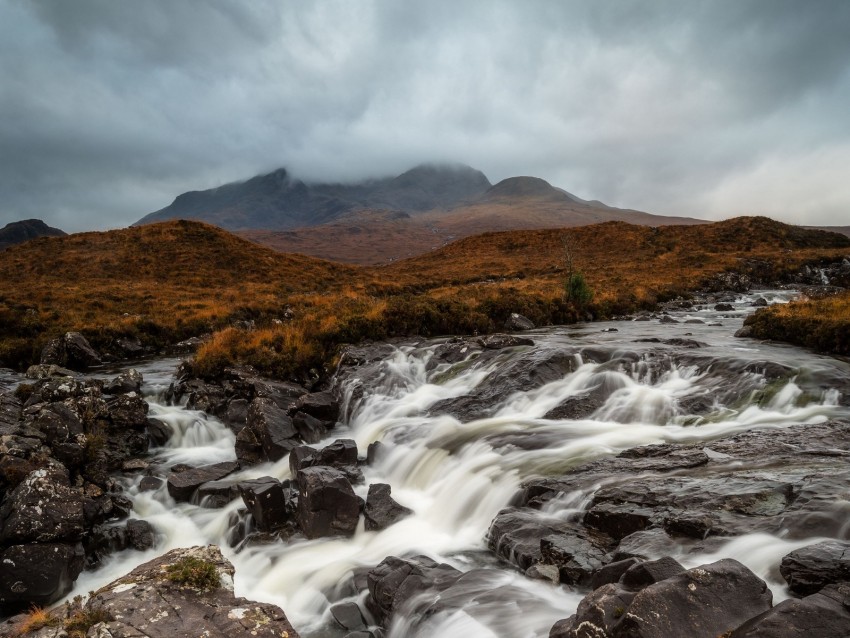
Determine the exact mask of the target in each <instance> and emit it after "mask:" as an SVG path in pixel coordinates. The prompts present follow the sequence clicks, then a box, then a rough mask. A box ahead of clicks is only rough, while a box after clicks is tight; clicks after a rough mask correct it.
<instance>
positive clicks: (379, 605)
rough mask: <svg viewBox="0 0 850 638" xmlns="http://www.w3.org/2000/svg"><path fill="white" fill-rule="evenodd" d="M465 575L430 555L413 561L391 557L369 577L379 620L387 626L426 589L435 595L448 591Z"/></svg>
mask: <svg viewBox="0 0 850 638" xmlns="http://www.w3.org/2000/svg"><path fill="white" fill-rule="evenodd" d="M461 576H462V573H461V572H460V571H458V570H457V569H455V568H454V567H451V566H449V565H446V564H444V563H442V564H441V563H437V562H435V561H433V560H432V559H430V558H428V557H427V556H416V557H414V558H411V559H404V558H396V557H395V556H389V557H387V558H385V559H384V560H382V561H381V562H380V564H379V565H378V566H377V567H375V569H373V570H371V571H370V572H369V573H368V575H367V583H368V587H369V595H370V601H371V603H372V608H373V611H375V612H376V615H377V616H378V620H379V621H381V622H382V624H384V625H388V622H387V621H388V620H389V619H390V618H392V615H393V613H394V612H395V611H396V610H398V609H399V608H400V607H401V606H402V605H403V604H404V603H405V602H407V601H408V600H409V599H410V598H412V597H414V596H416V595H417V594H420V593H422V592H423V591H425V590H431V591H435V592H439V591H443V590H445V589H448V588H449V587H451V586H452V585H453V584H455V583H456V582H457V580H458V579H459V578H460V577H461Z"/></svg>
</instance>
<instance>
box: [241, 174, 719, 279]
mask: <svg viewBox="0 0 850 638" xmlns="http://www.w3.org/2000/svg"><path fill="white" fill-rule="evenodd" d="M607 221H624V222H628V223H632V224H641V225H646V226H667V225H672V224H701V223H705V222H703V221H701V220H698V219H692V218H688V217H664V216H661V215H651V214H649V213H642V212H640V211H635V210H625V209H619V208H613V207H610V206H606V205H605V204H602V203H601V202H588V201H585V200H583V199H580V198H578V197H576V196H575V195H572V194H570V193H567V192H566V191H564V190H561V189H559V188H555V187H553V186H552V185H551V184H549V183H548V182H546V181H545V180H542V179H539V178H537V177H512V178H509V179H505V180H503V181H501V182H499V183H498V184H496V185H495V186H493V187H491V188H489V189H488V190H487V191H485V192H484V193H483V194H482V195H481V196H480V197H478V198H477V199H475V200H472V201H469V202H465V203H462V204H459V205H457V206H455V207H454V208H451V209H449V210H436V211H428V212H424V213H419V214H415V215H406V214H404V213H400V212H387V211H360V212H357V213H349V214H346V215H343V216H341V217H339V218H338V219H335V220H333V221H331V222H328V223H326V224H321V225H318V226H311V227H304V228H295V229H291V230H287V231H283V232H276V231H273V230H265V231H247V232H243V233H240V234H241V235H242V236H244V237H246V238H248V239H251V240H252V241H257V242H259V243H263V244H266V245H268V246H271V247H272V248H274V249H276V250H280V251H282V252H300V253H304V254H307V255H313V256H316V257H321V258H323V259H333V260H336V261H341V262H345V263H352V264H362V265H376V264H382V263H387V262H391V261H397V260H399V259H405V258H408V257H414V256H416V255H421V254H423V253H426V252H428V251H430V250H434V249H435V248H439V247H440V246H444V245H446V244H449V243H451V242H452V241H455V240H457V239H462V238H464V237H469V236H471V235H477V234H480V233H485V232H492V231H503V230H523V229H535V228H563V227H566V226H585V225H588V224H598V223H602V222H607Z"/></svg>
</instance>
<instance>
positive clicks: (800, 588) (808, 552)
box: [779, 541, 850, 596]
mask: <svg viewBox="0 0 850 638" xmlns="http://www.w3.org/2000/svg"><path fill="white" fill-rule="evenodd" d="M779 571H780V573H781V574H782V577H783V578H784V579H785V581H786V582H787V583H788V587H789V588H790V589H791V591H793V592H794V593H796V594H800V595H802V596H808V595H809V594H814V593H817V592H818V591H820V590H821V589H822V588H823V587H825V586H826V585H832V584H836V583H842V582H850V542H848V541H824V542H823V543H816V544H814V545H808V546H806V547H801V548H800V549H798V550H795V551H793V552H791V553H790V554H788V555H787V556H785V557H784V558H783V559H782V563H781V564H780V566H779Z"/></svg>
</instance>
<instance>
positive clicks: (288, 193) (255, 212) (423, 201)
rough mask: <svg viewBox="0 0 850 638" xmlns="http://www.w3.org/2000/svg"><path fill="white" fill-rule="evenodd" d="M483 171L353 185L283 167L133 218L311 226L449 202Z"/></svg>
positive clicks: (429, 168) (470, 191)
mask: <svg viewBox="0 0 850 638" xmlns="http://www.w3.org/2000/svg"><path fill="white" fill-rule="evenodd" d="M489 187H490V182H489V181H488V180H487V178H486V177H485V176H484V174H483V173H481V172H480V171H477V170H475V169H473V168H470V167H469V166H463V165H422V166H417V167H416V168H413V169H411V170H409V171H407V172H405V173H402V174H401V175H398V176H396V177H391V178H385V179H377V180H368V181H364V182H359V183H355V184H320V183H307V182H303V181H301V180H299V179H295V178H294V177H292V176H291V175H290V174H289V173H288V172H287V171H286V169H283V168H281V169H278V170H276V171H274V172H272V173H269V174H268V175H260V176H257V177H253V178H251V179H249V180H247V181H245V182H238V183H232V184H225V185H224V186H221V187H219V188H214V189H211V190H206V191H193V192H189V193H184V194H182V195H180V196H178V197H177V199H175V200H174V202H173V203H172V204H171V205H170V206H167V207H166V208H163V209H162V210H159V211H156V212H154V213H151V214H149V215H147V216H145V217H143V218H142V219H141V220H139V221H138V222H136V224H137V225H140V224H149V223H153V222H157V221H165V220H168V219H197V220H201V221H206V222H209V223H213V224H216V225H218V226H221V227H222V228H227V229H231V230H236V229H248V228H264V229H275V230H280V229H287V228H295V227H299V226H314V225H317V224H322V223H324V222H327V221H331V220H333V219H336V218H338V217H340V216H341V215H343V214H345V213H348V212H351V211H355V210H361V209H367V208H380V209H390V210H403V211H408V212H415V211H424V210H432V209H435V208H444V207H447V206H453V205H455V204H457V203H459V202H461V201H464V200H467V199H472V198H475V197H477V196H478V195H480V194H481V193H483V192H484V191H486V190H487V189H488V188H489Z"/></svg>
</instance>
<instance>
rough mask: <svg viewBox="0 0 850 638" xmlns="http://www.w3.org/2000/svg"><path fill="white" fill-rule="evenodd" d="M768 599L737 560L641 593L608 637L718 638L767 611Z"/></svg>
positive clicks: (765, 589)
mask: <svg viewBox="0 0 850 638" xmlns="http://www.w3.org/2000/svg"><path fill="white" fill-rule="evenodd" d="M633 569H634V568H633ZM605 587H610V586H609V585H606V586H605ZM605 587H603V588H601V589H599V590H597V592H599V591H601V590H602V589H604V588H605ZM772 600H773V595H772V594H771V592H770V589H768V587H767V585H766V584H765V582H764V581H763V580H761V579H760V578H759V577H758V576H756V575H755V574H753V573H752V572H751V571H750V570H748V569H747V568H746V567H744V566H743V565H741V563H739V562H738V561H736V560H732V559H724V560H720V561H717V562H716V563H711V564H708V565H702V566H701V567H695V568H694V569H689V570H688V571H686V572H682V573H679V574H677V575H675V576H672V577H670V578H667V579H665V580H661V581H659V582H656V583H654V584H652V585H649V586H648V587H646V588H645V589H642V590H641V591H640V592H638V594H637V595H636V596H635V597H634V599H633V600H632V602H631V604H629V605H628V607H627V608H626V609H625V610H624V613H623V615H622V618H621V619H620V620H619V622H618V623H617V625H616V626H615V628H614V631H613V634H612V635H613V636H614V637H615V638H670V636H722V635H724V634H728V633H730V632H732V631H733V630H734V629H736V628H737V627H738V626H740V625H741V624H742V623H744V622H745V621H747V620H749V619H750V618H753V617H754V616H757V615H759V614H761V613H764V612H766V611H768V610H769V609H770V608H771V602H772Z"/></svg>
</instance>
